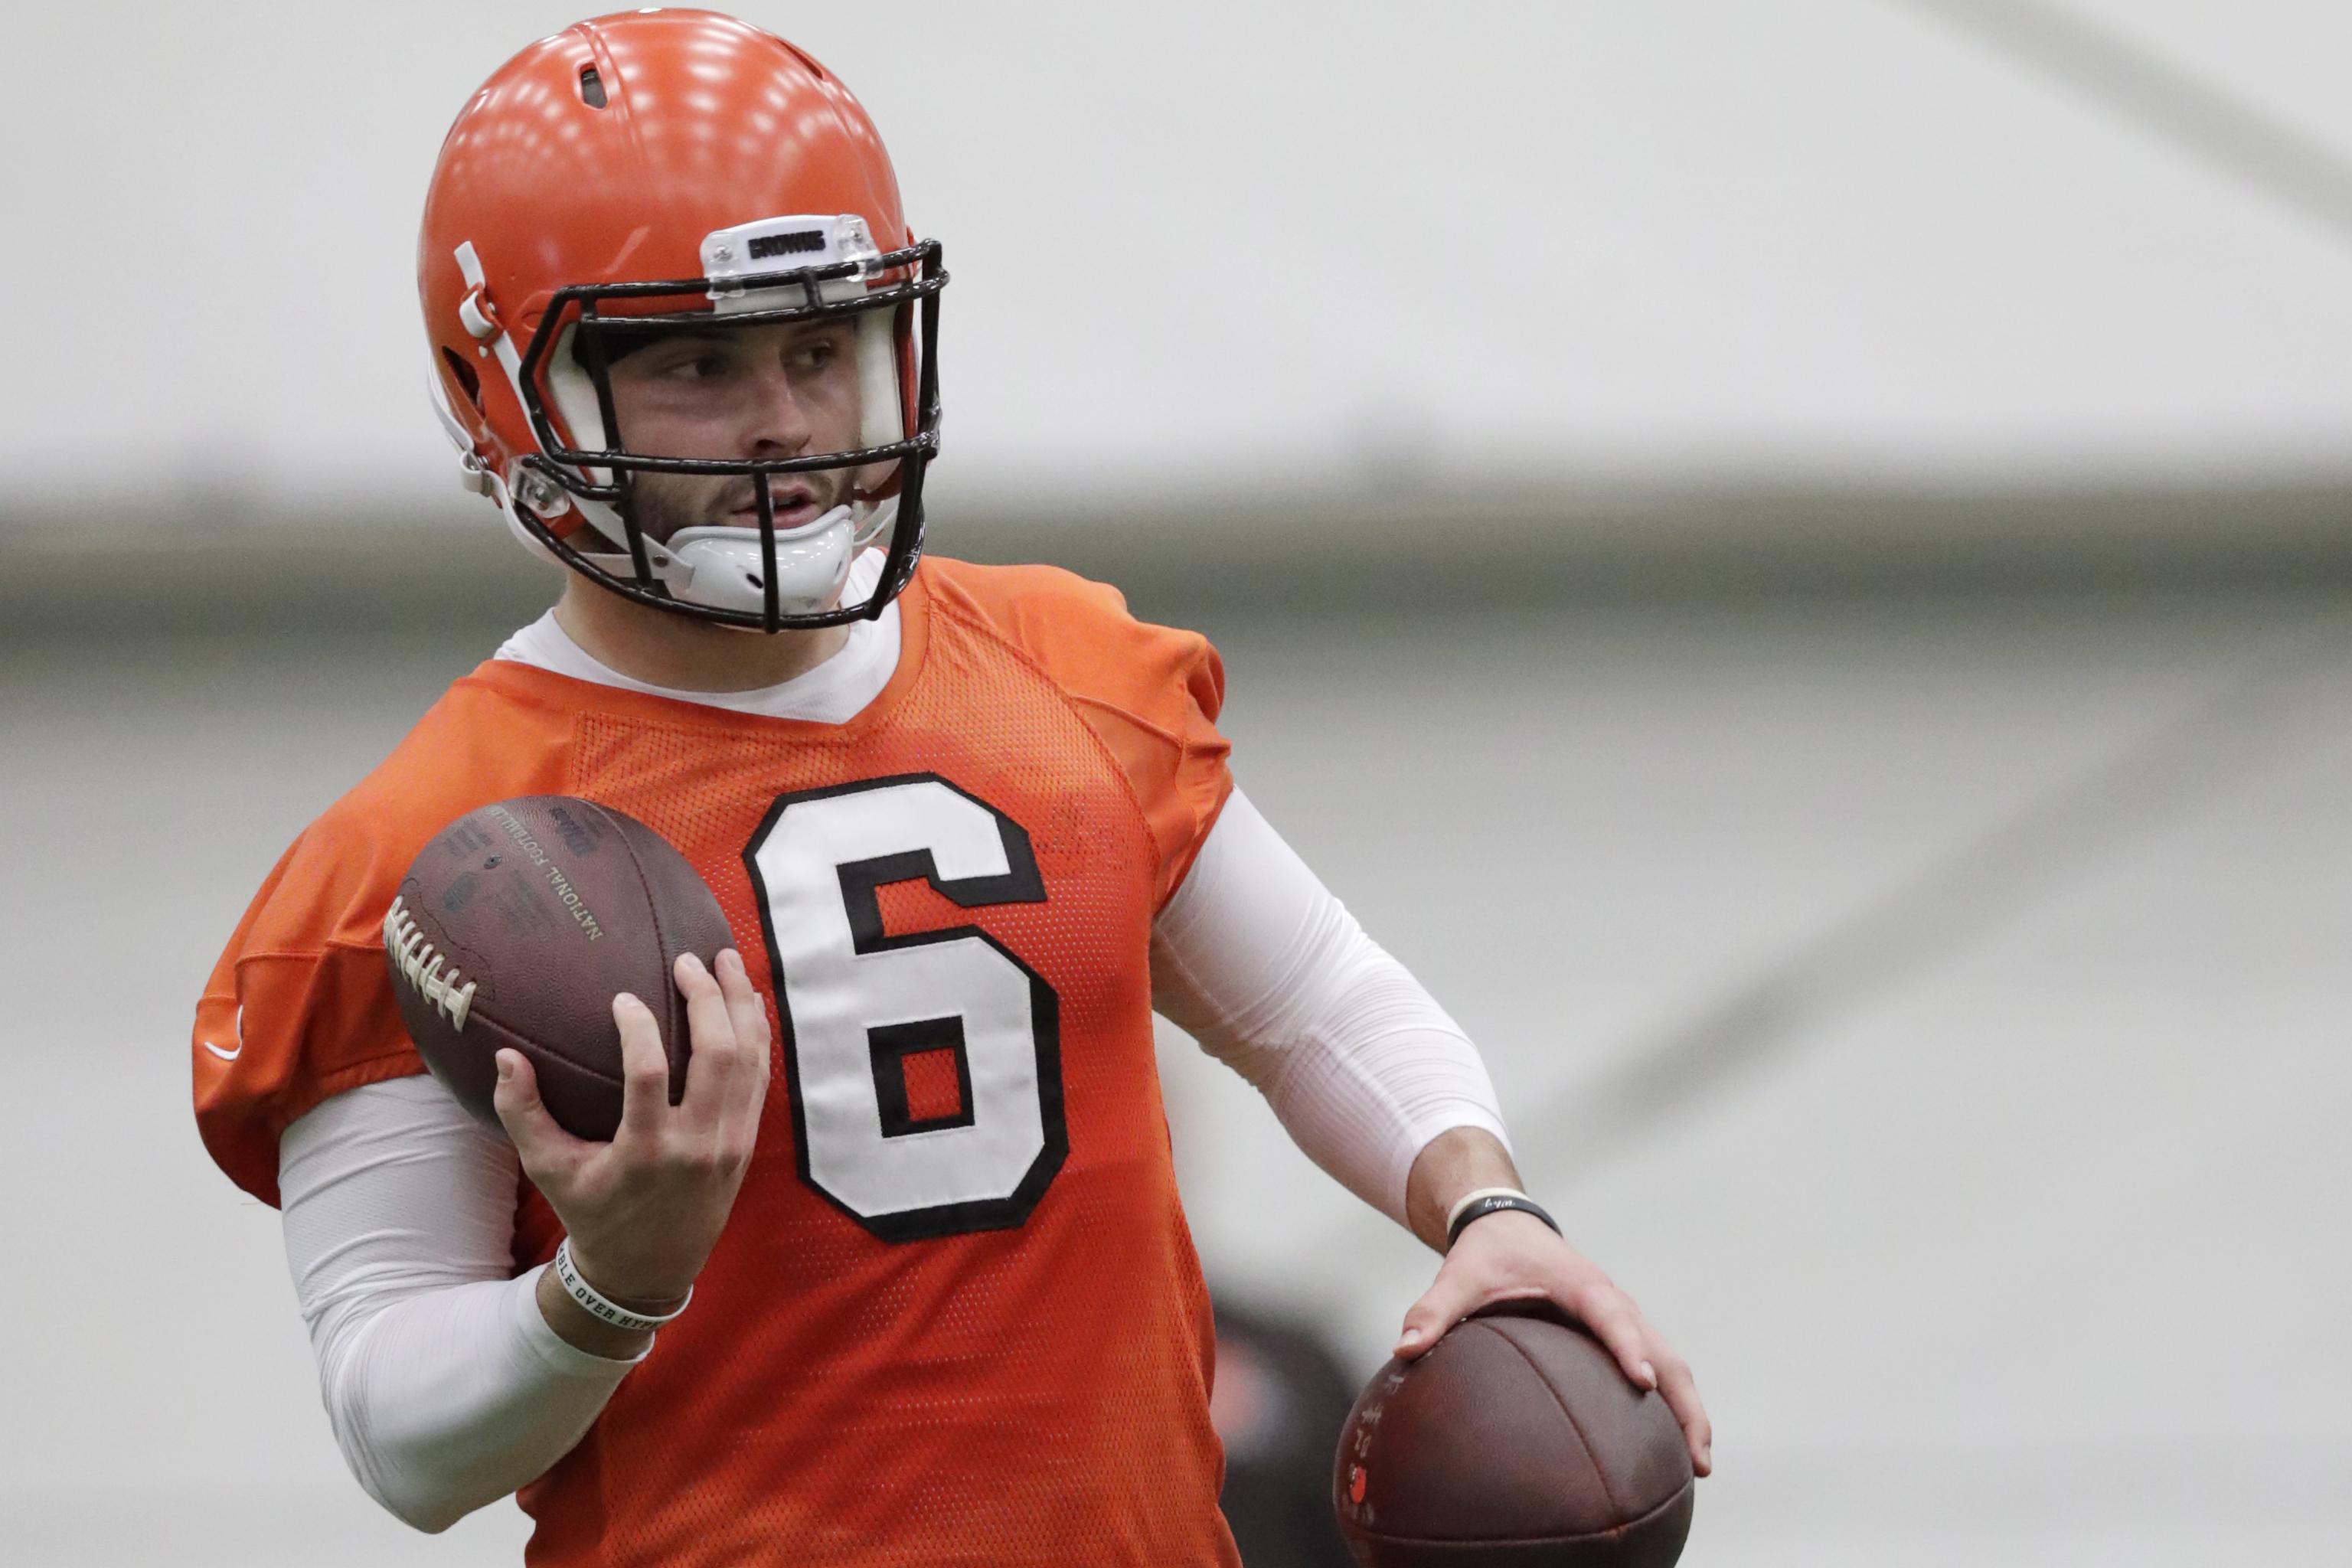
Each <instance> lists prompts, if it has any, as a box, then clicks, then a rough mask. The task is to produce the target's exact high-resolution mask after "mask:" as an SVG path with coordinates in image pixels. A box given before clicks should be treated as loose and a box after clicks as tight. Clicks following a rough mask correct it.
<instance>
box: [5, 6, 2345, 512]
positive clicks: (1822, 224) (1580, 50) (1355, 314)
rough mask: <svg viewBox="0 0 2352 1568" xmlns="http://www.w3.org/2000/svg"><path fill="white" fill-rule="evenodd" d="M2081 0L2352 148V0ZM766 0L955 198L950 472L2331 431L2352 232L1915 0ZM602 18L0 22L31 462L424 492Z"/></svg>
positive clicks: (2333, 461) (20, 463) (2039, 455)
mask: <svg viewBox="0 0 2352 1568" xmlns="http://www.w3.org/2000/svg"><path fill="white" fill-rule="evenodd" d="M1948 3H1949V4H1952V5H1958V4H1959V0H1948ZM2065 3H2066V4H2067V5H2069V6H2070V7H2072V14H2073V15H2075V16H2081V17H2084V18H2089V19H2093V20H2095V21H2098V22H2100V23H2102V24H2104V25H2105V26H2110V27H2112V28H2114V29H2116V30H2117V31H2119V32H2121V33H2123V34H2125V35H2126V36H2127V37H2129V38H2130V39H2132V40H2133V41H2135V42H2136V43H2137V45H2139V46H2140V47H2144V48H2145V49H2147V50H2149V51H2152V52H2154V53H2156V54H2158V55H2160V56H2161V57H2163V58H2166V59H2167V60H2168V61H2170V62H2171V63H2172V64H2173V65H2175V66H2176V67H2178V68H2180V69H2181V70H2183V71H2185V72H2188V73H2189V74H2191V75H2194V76H2196V77H2198V78H2200V79H2203V80H2205V81H2207V82H2210V83H2211V84H2212V85H2214V86H2215V87H2217V88H2219V89H2222V90H2224V91H2227V92H2229V93H2231V94H2232V95H2234V96H2236V97H2237V98H2239V99H2241V100H2243V101H2246V102H2248V103H2250V104H2252V105H2253V106H2255V107H2258V108H2260V109H2261V110H2263V111H2264V112H2265V113H2267V114H2269V115H2271V116H2273V117H2274V118H2276V119H2277V120H2279V121H2282V122H2284V123H2285V124H2287V125H2289V126H2290V127H2292V128H2294V130H2295V131H2297V132H2300V133H2301V134H2303V135H2305V136H2307V137H2309V138H2312V139H2315V140H2316V141H2318V142H2323V143H2325V144H2326V145H2328V146H2331V147H2333V148H2336V149H2339V150H2341V151H2342V152H2343V153H2344V154H2345V155H2346V156H2347V157H2352V99H2347V95H2345V94H2344V93H2343V91H2342V89H2341V81H2340V65H2341V61H2342V60H2343V59H2344V58H2346V57H2347V53H2352V8H2347V7H2345V6H2343V5H2337V4H2328V3H2325V0H2228V3H2227V4H2223V3H2221V0H2065ZM744 10H745V13H746V14H747V15H749V16H751V17H752V18H753V19H755V20H758V21H761V22H763V23H766V24H768V25H770V26H776V27H778V28H779V29H780V30H782V31H783V32H785V33H786V34H787V35H788V36H791V37H794V38H796V39H797V40H799V41H801V42H803V43H804V44H806V45H807V46H808V47H810V48H812V49H813V50H814V52H815V53H817V54H818V55H819V56H820V57H821V58H824V59H825V60H826V62H827V63H828V64H829V65H831V66H833V67H834V68H835V69H836V70H838V71H839V72H840V73H841V74H842V75H843V76H844V77H845V78H846V79H848V80H849V81H850V82H851V83H852V84H853V85H854V86H856V88H857V89H858V90H859V91H860V92H861V94H862V95H863V96H864V97H865V99H866V103H867V105H868V106H869V108H871V109H872V110H874V112H875V115H876V117H877V120H878V121H879V122H880V123H881V125H882V127H883V129H884V132H885V134H886V135H887V136H888V137H889V138H890V140H891V144H892V148H893V151H894V153H896V155H897V158H898V165H899V172H900V176H901V183H902V184H903V185H904V187H905V188H906V191H907V195H908V207H909V211H910V214H911V216H913V218H914V221H915V223H916V225H917V226H918V227H919V228H921V229H923V230H925V231H926V232H929V233H934V234H937V235H938V236H939V237H941V238H942V239H944V240H946V241H947V242H948V245H949V257H950V266H951V268H952V269H953V270H954V272H955V274H956V283H955V285H954V287H953V288H952V289H950V291H949V294H948V298H947V304H946V311H947V314H946V321H945V327H946V331H945V342H944V349H945V353H944V355H943V361H942V363H943V366H944V369H945V372H946V377H947V388H948V409H949V450H950V468H943V469H942V479H946V478H947V477H948V476H949V475H950V472H952V474H953V475H954V477H955V479H956V481H957V482H958V483H960V484H969V485H973V486H979V487H984V488H987V489H992V490H995V491H998V492H999V493H1005V492H1011V493H1016V494H1017V493H1018V492H1019V491H1020V490H1021V489H1023V488H1024V487H1031V486H1036V485H1039V484H1040V483H1041V481H1042V482H1043V483H1044V484H1045V485H1046V486H1050V487H1051V488H1052V489H1055V490H1057V491H1061V492H1065V493H1066V492H1070V491H1077V492H1081V493H1084V492H1090V491H1091V492H1097V493H1105V494H1109V493H1115V492H1118V491H1121V490H1132V489H1143V488H1149V489H1152V490H1154V491H1158V492H1160V493H1165V491H1166V489H1167V488H1168V487H1169V486H1171V485H1193V484H1197V485H1200V486H1202V487H1203V488H1204V489H1218V490H1230V489H1234V488H1235V487H1236V486H1240V487H1246V488H1257V487H1263V486H1266V485H1279V484H1284V483H1295V484H1313V483H1319V482H1325V481H1328V480H1329V479H1332V478H1333V477H1335V476H1350V475H1352V476H1361V475H1364V474H1367V473H1369V474H1370V475H1372V476H1374V477H1376V478H1377V477H1378V476H1379V475H1381V474H1383V473H1387V472H1391V471H1394V470H1397V469H1420V470H1423V471H1425V472H1429V473H1433V474H1435V475H1438V476H1440V477H1442V478H1444V479H1449V480H1451V479H1478V478H1508V479H1511V480H1513V481H1515V482H1517V481H1525V480H1528V479H1536V480H1538V481H1541V480H1545V479H1557V480H1561V481H1572V480H1575V479H1590V478H1593V477H1607V478H1612V479H1626V478H1631V479H1636V480H1640V479H1651V478H1662V477H1673V478H1683V479H1688V478H1692V477H1705V476H1717V475H1724V474H1756V473H1761V474H1765V475H1771V474H1807V475H1820V474H1822V473H1829V474H1832V475H1834V474H1855V475H1861V476H1864V477H1871V478H1880V479H1916V480H1924V481H1927V482H1967V481H1970V480H1977V479H1986V478H1993V479H2002V478H2009V479H2017V478H2029V479H2030V478H2048V477H2071V476H2081V475H2084V474H2092V475H2133V476H2139V477H2152V478H2166V477H2184V478H2197V479H2210V478H2229V477H2233V476H2237V477H2242V476H2247V475H2267V474H2277V473H2283V472H2294V471H2307V470H2311V469H2315V468H2326V467H2330V466H2335V465H2337V464H2339V463H2340V462H2341V460H2342V458H2343V457H2344V454H2345V451H2346V449H2347V437H2352V375H2347V373H2346V367H2347V363H2352V231H2343V230H2333V229H2330V228H2328V227H2327V226H2326V225H2325V224H2324V223H2322V222H2320V221H2318V220H2316V219H2315V218H2313V217H2311V216H2305V215H2304V214H2302V213H2299V212H2297V211H2295V210H2293V208H2292V207H2291V206H2290V205H2287V204H2286V203H2285V202H2284V201H2282V200H2280V199H2279V198H2277V197H2275V196H2273V195H2269V194H2267V193H2265V192H2263V191H2262V190H2259V189H2254V188H2251V187H2249V186H2248V185H2246V184H2243V183H2242V182H2240V181H2239V180H2238V179H2236V178H2235V177H2233V176H2231V175H2230V174H2226V173H2223V172H2221V171H2219V170H2218V169H2216V168H2215V167H2214V166H2213V165H2212V164H2210V163H2208V162H2206V161H2204V160H2201V159H2200V158H2199V157H2198V156H2197V155H2195V154H2194V153H2190V152H2188V151H2185V150H2183V149H2182V148H2181V147H2180V146H2179V145H2178V144H2176V143H2174V142H2168V141H2166V140H2165V139H2163V138H2162V137H2161V136H2160V135H2158V134H2154V133H2151V132H2149V131H2147V129H2145V128H2144V127H2142V126H2139V125H2137V124H2134V123H2132V122H2130V121H2127V120H2126V119H2124V118H2121V117H2119V116H2118V114H2117V113H2116V111H2115V110H2111V109H2110V108H2108V107H2107V106H2105V104H2103V103H2102V102H2100V101H2098V100H2096V99H2095V98H2094V97H2091V96H2087V95H2086V94H2084V92H2083V91H2082V90H2080V89H2077V88H2074V87H2073V86H2070V85H2068V84H2066V83H2065V82H2063V81H2062V80H2059V79H2055V78H2053V76H2051V75H2049V74H2047V73H2046V72H2043V71H2041V70H2038V69H2036V68H2033V67H2032V66H2031V65H2028V64H2024V63H2021V62H2020V61H2018V60H2016V59H2014V58H2009V57H2007V56H2005V55H2003V54H2002V53H2001V52H2000V51H1999V50H1998V49H1996V48H1994V47H1990V46H1989V45H1988V44H1987V43H1986V42H1985V41H1984V40H1983V38H1982V37H1980V36H1976V35H1972V34H1970V33H1969V32H1967V31H1964V30H1960V29H1958V28H1955V27H1954V26H1951V25H1950V24H1949V23H1948V21H1945V20H1942V19H1939V18H1938V17H1937V16H1936V15H1935V14H1934V11H1933V9H1932V8H1931V7H1930V6H1929V5H1927V4H1926V3H1925V0H1783V3H1780V4H1774V5H1754V4H1748V3H1742V0H1616V3H1609V4H1603V3H1599V0H1490V3H1487V4H1482V5H1476V6H1431V5H1405V4H1397V3H1392V0H1380V3H1370V0H1354V3H1351V4H1344V5H1343V4H1339V3H1336V0H1335V3H1328V4H1307V3H1303V0H1293V3H1291V4H1287V5H1278V6H1277V5H1267V4H1265V3H1264V0H1200V3H1195V4H1192V5H1184V6H1150V7H1146V6H1139V5H1102V4H1099V3H1098V0H1097V3H1094V4H1083V3H1077V0H1066V3H1048V0H1022V3H1020V4H992V5H961V4H952V3H942V0H902V3H901V4H898V5H892V6H889V7H887V8H885V7H877V6H867V7H856V8H853V7H845V6H825V7H817V6H809V7H805V8H802V7H794V6H789V5H777V4H771V3H756V4H751V5H747V6H745V7H744ZM572 15H573V13H572V10H571V8H570V7H569V6H565V5H547V4H539V3H536V0H533V3H528V4H525V3H498V4H486V3H483V0H463V3H460V0H404V3H403V4H402V5H398V6H397V7H394V6H391V5H332V6H320V5H266V4H257V3H254V0H222V3H218V4H214V5H207V6H204V7H173V8H170V9H162V8H157V7H153V6H152V5H140V4H125V3H122V0H84V3H81V4H78V5H72V6H42V7H38V8H32V9H29V10H28V13H27V15H26V16H24V17H22V18H19V19H16V20H13V21H12V23H11V27H12V30H13V32H14V33H15V35H16V38H15V44H14V47H13V49H12V53H14V54H15V56H16V59H17V60H18V61H20V62H22V61H25V60H26V59H29V60H30V61H31V67H30V68H25V67H23V66H22V65H21V64H20V66H19V68H18V69H17V70H16V71H15V72H13V73H12V76H13V77H14V81H13V83H12V90H11V93H10V95H9V96H8V97H7V98H6V99H5V100H0V136H5V139H6V144H7V145H8V146H9V147H10V148H11V150H12V155H11V156H10V158H9V159H8V160H7V161H6V163H5V164H0V202H5V210H6V211H7V212H8V213H9V214H10V215H11V220H10V222H9V224H8V231H9V233H10V235H11V237H12V238H13V240H14V243H12V244H9V245H6V246H5V247H0V288H5V291H6V297H7V298H8V299H10V300H14V301H16V309H15V310H13V311H11V316H12V318H13V319H12V320H11V322H10V329H9V341H10V347H11V353H9V354H8V356H7V363H8V364H9V365H10V366H11V367H12V370H13V372H14V374H10V375H8V376H7V377H6V378H5V385H0V462H5V464H6V465H7V468H8V470H9V471H10V472H11V473H12V474H13V475H15V476H16V483H15V484H14V485H13V486H12V489H13V490H14V491H15V493H16V494H18V495H20V496H21V495H24V494H26V493H27V492H28V491H29V492H30V493H33V494H36V495H40V494H47V495H51V496H58V495H65V494H72V495H76V496H82V497H88V496H91V495H100V496H104V495H108V494H113V493H131V492H142V491H143V492H152V491H155V490H158V489H165V490H168V489H172V488H174V487H179V486H185V485H194V486H199V487H202V488H204V489H208V490H214V491H218V490H220V489H244V490H250V491H253V492H255V493H257V494H258V495H260V496H262V497H264V498H274V499H278V500H296V499H299V500H305V501H316V500H326V501H330V502H331V501H333V500H339V499H347V498H351V497H352V496H355V495H359V494H363V493H367V492H370V491H377V492H378V493H381V489H383V488H387V487H388V488H389V489H390V490H391V492H392V493H394V494H395V495H404V494H411V493H413V494H416V495H419V496H425V495H431V496H438V495H440V494H441V493H442V491H441V490H440V489H439V487H440V486H441V485H442V483H443V482H444V471H445V468H446V461H447V459H446V456H445V454H444V450H443V448H442V447H441V445H440V437H439V435H438V433H437V432H436V430H435V428H434V427H433V425H432V422H431V420H430V418H429V416H427V415H426V413H425V405H424V402H423V395H422V388H421V382H422V379H423V368H424V363H425V356H424V352H423V345H422V342H421V335H420V332H419V329H418V325H417V321H416V319H415V302H414V300H415V296H414V292H413V276H412V272H411V268H412V265H413V261H412V258H413V247H414V244H415V219H416V214H417V210H418V205H419V202H420V199H421V196H422V193H423V189H424V184H425V178H426V176H427V174H428V173H429V171H430V167H431V163H432V158H433V155H434V152H435V149H436V145H437V143H438V141H439V137H440V133H441V132H442V130H443V129H444V127H445V126H446V122H447V121H448V119H449V118H450V116H451V115H453V114H454V113H455V111H456V110H457V106H458V105H459V104H460V103H461V102H462V101H463V100H464V98H465V96H466V94H467V91H468V89H470V88H471V87H472V86H473V85H474V84H475V83H476V82H477V81H478V80H479V79H480V78H482V77H483V76H484V75H486V74H488V71H489V70H490V69H491V68H493V67H494V66H495V65H496V64H497V63H498V62H499V60H500V59H501V58H504V57H505V56H506V55H507V54H508V53H509V52H510V51H511V50H513V49H514V48H516V47H519V46H520V45H521V44H522V43H523V42H525V41H527V40H528V39H529V38H530V37H532V36H533V35H534V34H536V33H539V32H544V31H548V30H551V29H552V28H554V27H556V26H561V25H562V24H563V23H564V22H566V21H568V20H570V19H572ZM1073 250H1075V251H1080V252H1083V254H1084V256H1085V257H1086V258H1087V259H1084V260H1081V261H1073V260H1069V259H1065V258H1064V257H1065V255H1066V252H1067V251H1073ZM1074 448H1078V449H1077V450H1074Z"/></svg>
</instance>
